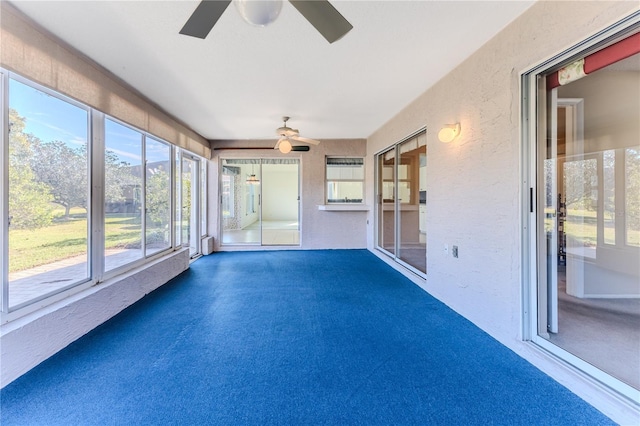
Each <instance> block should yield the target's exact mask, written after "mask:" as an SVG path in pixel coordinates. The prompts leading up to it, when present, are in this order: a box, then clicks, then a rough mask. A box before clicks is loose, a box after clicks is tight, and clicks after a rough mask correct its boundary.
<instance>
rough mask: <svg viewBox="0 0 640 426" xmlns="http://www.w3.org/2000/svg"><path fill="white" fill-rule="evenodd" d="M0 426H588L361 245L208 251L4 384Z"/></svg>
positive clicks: (509, 356)
mask: <svg viewBox="0 0 640 426" xmlns="http://www.w3.org/2000/svg"><path fill="white" fill-rule="evenodd" d="M0 396H1V404H2V406H1V408H2V410H1V411H2V413H1V418H0V420H1V423H2V425H7V426H8V425H90V424H100V425H110V424H127V425H129V424H144V425H147V424H163V425H169V424H175V425H178V424H179V425H197V424H219V425H268V424H280V425H316V424H338V425H353V424H358V425H418V424H419V425H426V424H439V425H489V424H493V425H518V424H520V425H554V424H555V425H578V424H580V425H585V424H590V425H591V424H611V422H610V421H609V420H608V419H607V418H606V417H604V416H603V415H602V414H601V413H599V412H598V411H596V410H595V409H594V408H592V407H591V406H589V405H588V404H586V403H585V402H583V401H582V400H581V399H579V398H578V397H576V396H575V395H574V394H572V393H571V392H569V391H568V390H567V389H565V388H563V387H562V386H560V385H559V384H558V383H556V382H555V381H553V380H552V379H551V378H549V377H548V376H546V375H544V374H543V373H541V372H540V371H539V370H537V369H535V368H534V367H533V366H531V365H530V364H528V363H527V362H526V361H524V360H523V359H521V358H519V357H518V356H517V355H515V354H514V353H513V352H511V351H510V350H508V349H506V348H505V347H504V346H502V345H500V344H499V343H498V342H496V341H495V340H494V339H492V338H491V337H489V336H488V335H487V334H485V333H484V332H482V331H481V330H479V329H478V328H476V327H475V326H473V325H472V324H471V323H469V322H468V321H466V320H465V319H463V318H462V317H460V316H459V315H457V314H456V313H454V312H453V311H451V310H450V309H449V308H447V307H446V306H445V305H443V304H442V303H440V302H438V301H437V300H435V299H434V298H432V297H431V296H429V295H428V294H427V293H425V292H424V291H422V290H421V289H420V288H418V287H417V286H415V285H414V284H412V283H411V282H410V281H409V280H407V279H406V278H404V277H403V276H402V275H401V274H400V273H398V272H397V271H395V270H393V269H392V268H390V267H389V266H388V265H386V264H385V263H384V262H382V261H380V260H379V259H377V258H376V257H375V256H374V255H373V254H371V253H369V252H367V251H366V250H330V251H275V252H274V251H269V252H241V253H216V254H213V255H211V256H207V257H205V258H202V259H200V260H198V261H196V262H195V263H193V264H192V266H191V269H190V270H189V271H187V272H185V273H184V274H182V275H181V276H180V277H178V278H176V279H174V280H173V281H172V282H170V283H169V284H167V285H165V286H164V287H162V288H160V289H159V290H157V291H155V292H154V293H152V294H150V295H148V296H147V297H145V298H144V299H143V300H142V301H140V302H139V303H137V304H136V305H134V306H132V307H130V308H129V309H127V310H125V311H124V312H122V313H121V314H120V315H118V316H116V317H115V318H113V319H112V320H110V321H108V322H107V323H105V324H104V325H102V326H101V327H99V328H97V329H96V330H94V331H93V332H91V333H89V334H88V335H87V336H85V337H83V338H82V339H80V340H78V341H77V342H75V343H74V344H72V345H70V346H69V347H68V348H66V349H65V350H63V351H61V352H60V353H59V354H57V355H56V356H54V357H52V358H51V359H49V360H47V361H45V362H44V363H43V364H41V365H40V366H39V367H37V368H35V369H33V370H32V371H30V372H29V373H27V374H26V375H25V376H23V377H21V378H20V379H18V380H17V381H15V382H13V383H11V384H10V385H8V386H7V387H6V388H5V389H3V390H2V392H1V394H0Z"/></svg>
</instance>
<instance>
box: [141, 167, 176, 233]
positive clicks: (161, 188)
mask: <svg viewBox="0 0 640 426" xmlns="http://www.w3.org/2000/svg"><path fill="white" fill-rule="evenodd" d="M169 183H170V179H169V173H168V172H167V171H166V170H165V169H164V167H163V166H159V167H157V168H154V169H150V170H147V194H146V203H147V204H146V209H147V219H148V220H150V221H151V222H152V223H153V224H154V225H162V224H164V223H168V222H169V218H170V208H171V198H170V196H171V194H170V192H169Z"/></svg>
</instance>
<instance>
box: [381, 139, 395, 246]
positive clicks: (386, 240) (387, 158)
mask: <svg viewBox="0 0 640 426" xmlns="http://www.w3.org/2000/svg"><path fill="white" fill-rule="evenodd" d="M395 153H396V150H395V148H393V149H390V150H389V151H387V152H385V153H382V154H380V155H379V156H378V173H377V175H378V247H380V248H381V249H383V250H385V251H387V252H389V253H391V254H395V252H396V232H395V231H396V211H395V198H396V197H395V194H396V186H395V163H396V161H395V158H396V156H395Z"/></svg>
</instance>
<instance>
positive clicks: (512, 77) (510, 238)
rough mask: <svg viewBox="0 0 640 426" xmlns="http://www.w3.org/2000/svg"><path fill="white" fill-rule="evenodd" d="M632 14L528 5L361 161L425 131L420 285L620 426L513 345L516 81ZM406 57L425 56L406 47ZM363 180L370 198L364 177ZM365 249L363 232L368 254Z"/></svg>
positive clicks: (604, 402)
mask: <svg viewBox="0 0 640 426" xmlns="http://www.w3.org/2000/svg"><path fill="white" fill-rule="evenodd" d="M637 9H638V2H629V1H626V2H608V1H607V2H598V1H596V2H582V1H581V2H571V1H560V2H552V1H541V2H538V3H536V4H534V5H533V6H532V7H531V8H530V9H529V10H527V11H526V12H525V13H524V14H523V15H522V16H520V17H519V18H518V19H517V20H516V21H514V22H513V23H512V24H510V25H509V26H508V27H506V28H505V29H504V30H503V31H502V32H500V33H499V34H498V35H497V36H496V37H494V38H493V39H492V40H490V41H489V42H488V43H486V44H485V45H484V46H483V47H482V48H481V49H479V50H478V51H477V52H476V53H475V54H473V55H472V56H471V57H469V58H468V59H467V60H465V61H464V62H463V63H462V64H461V65H460V66H458V67H457V68H456V69H455V70H453V71H452V72H451V73H449V74H448V75H447V76H445V77H444V78H443V79H442V80H440V81H439V82H438V83H437V84H435V85H434V86H432V87H431V88H430V89H429V90H427V91H426V92H425V93H423V94H421V95H420V96H419V97H417V98H416V100H415V101H414V102H412V103H411V104H410V105H408V106H407V107H406V108H405V109H404V110H402V111H401V112H400V113H399V114H397V115H396V116H395V117H394V118H392V119H391V120H390V121H389V122H387V123H386V124H384V125H383V126H382V127H381V128H380V129H379V130H378V131H376V132H375V133H374V134H373V135H371V136H370V137H369V138H368V145H367V162H368V164H373V155H374V153H376V152H378V151H380V150H382V149H384V148H386V147H387V146H389V145H390V144H392V143H394V142H396V141H398V140H400V139H402V138H403V137H405V136H406V135H408V134H410V133H412V132H413V131H415V130H417V129H419V128H420V127H422V126H426V128H427V190H428V201H427V202H428V206H427V207H428V211H429V214H428V217H427V253H428V256H427V263H428V264H427V271H428V275H427V279H426V282H423V283H421V285H422V286H423V287H424V288H425V289H426V290H427V291H429V292H430V293H431V294H433V295H434V296H436V297H437V298H438V299H440V300H442V301H443V302H445V303H446V304H447V305H449V306H451V307H452V308H453V309H455V310H456V311H458V312H459V313H461V314H462V315H464V316H465V317H467V318H468V319H470V320H471V321H472V322H473V323H475V324H476V325H478V326H479V327H481V328H482V329H484V330H485V331H487V332H488V333H489V334H491V335H492V336H494V337H495V338H496V339H498V340H499V341H501V342H502V343H504V344H505V345H507V346H509V347H510V348H512V349H513V350H514V351H516V352H518V353H519V354H521V355H522V356H524V357H525V358H527V359H529V360H530V361H531V362H533V363H534V364H535V365H537V366H539V367H540V368H542V369H543V370H544V371H546V372H547V373H549V374H551V375H552V376H553V377H555V378H556V379H557V380H559V381H560V382H561V383H563V384H565V385H567V386H568V387H569V388H570V389H572V390H573V391H574V392H576V393H578V394H579V395H580V396H582V397H583V398H585V399H586V400H587V401H589V402H590V403H592V404H594V405H596V407H598V408H599V409H601V410H603V411H604V412H605V413H606V414H608V415H613V416H618V419H626V420H627V421H628V420H629V419H636V418H637V417H633V416H635V415H636V414H633V413H632V411H633V410H631V411H630V410H626V411H624V410H622V411H619V412H616V410H617V409H618V408H619V407H618V408H615V407H617V406H616V405H615V403H614V402H615V401H614V400H615V398H613V399H611V398H609V397H608V396H607V395H606V394H605V393H602V392H600V391H599V390H598V389H597V387H595V386H591V385H589V384H588V382H587V381H586V380H581V379H580V378H579V376H574V375H572V373H571V372H570V370H569V369H567V368H564V367H561V366H560V363H557V362H555V361H553V360H551V359H550V358H547V357H545V356H543V355H542V354H540V353H539V352H537V351H535V350H534V349H532V348H531V347H530V345H528V344H525V343H523V342H522V331H521V330H522V315H523V313H522V308H521V291H522V282H521V272H522V269H521V268H522V261H521V253H522V244H523V242H522V239H521V224H520V215H521V194H520V182H521V170H520V162H521V140H520V87H519V86H520V73H522V72H524V71H527V70H528V69H531V68H533V67H534V66H536V65H537V64H539V63H541V62H542V61H543V60H546V59H548V58H550V57H553V56H554V55H556V54H558V53H560V52H562V51H564V50H566V49H568V48H570V47H572V46H574V45H576V44H577V43H579V42H581V41H582V40H584V39H586V38H587V37H589V36H590V35H592V34H594V33H595V32H597V31H599V30H602V29H604V28H606V27H608V26H609V25H611V24H613V23H615V22H617V21H618V20H620V19H622V18H624V17H626V16H628V15H629V14H631V13H632V12H633V11H635V10H637ZM453 25H454V24H453ZM452 31H455V28H452ZM415 54H420V55H423V54H424V55H428V54H429V52H423V51H421V50H420V48H419V46H416V50H415ZM455 122H459V123H460V124H461V126H462V131H461V134H460V136H459V138H458V139H456V140H455V141H454V142H452V143H450V144H443V143H440V142H439V141H438V139H437V133H438V131H439V129H440V128H441V127H442V126H443V125H444V124H447V123H455ZM367 174H368V177H367V182H368V186H367V196H368V197H369V199H371V198H372V197H373V194H374V178H373V170H372V168H369V169H368V170H367ZM372 217H373V216H372V215H370V219H372ZM373 244H374V234H373V229H372V228H369V234H368V246H369V247H370V248H373ZM445 244H448V245H449V248H451V246H452V245H457V246H458V247H459V258H457V259H456V258H453V257H452V256H451V250H449V254H448V255H445V254H444V245H445ZM452 332H455V331H453V330H452ZM532 391H535V389H532ZM612 401H613V402H612ZM612 404H613V405H612ZM623 411H624V412H625V413H626V414H620V413H621V412H623ZM625 416H627V417H625Z"/></svg>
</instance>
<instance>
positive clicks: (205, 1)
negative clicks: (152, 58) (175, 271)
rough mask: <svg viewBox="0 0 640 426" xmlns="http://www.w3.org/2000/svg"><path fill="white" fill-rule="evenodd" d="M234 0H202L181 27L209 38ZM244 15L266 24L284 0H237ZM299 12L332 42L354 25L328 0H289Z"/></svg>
mask: <svg viewBox="0 0 640 426" xmlns="http://www.w3.org/2000/svg"><path fill="white" fill-rule="evenodd" d="M229 3H231V0H202V1H201V2H200V4H199V5H198V7H197V8H196V10H195V11H194V12H193V14H192V15H191V17H190V18H189V19H188V20H187V23H186V24H184V27H182V29H181V30H180V34H184V35H189V36H192V37H198V38H206V37H207V35H208V34H209V32H210V31H211V29H212V28H213V26H214V25H215V24H216V22H218V19H220V16H222V14H223V13H224V11H225V10H226V9H227V6H229ZM234 3H235V5H236V7H237V9H238V12H240V15H242V17H243V18H244V19H245V21H247V22H249V23H250V24H253V25H258V26H265V25H267V24H269V23H271V22H273V21H274V20H275V19H276V18H277V17H278V14H279V13H280V9H281V8H282V0H234ZM289 3H291V4H292V5H293V7H295V8H296V9H297V10H298V12H300V13H301V14H302V16H304V17H305V19H306V20H307V21H309V23H310V24H311V25H313V26H314V27H315V29H316V30H318V32H319V33H320V34H322V36H323V37H324V38H325V39H327V41H328V42H329V43H333V42H334V41H337V40H339V39H341V38H342V37H343V36H344V35H345V34H346V33H348V32H349V31H350V30H351V29H352V28H353V25H351V24H350V23H349V21H347V20H346V19H345V18H344V17H343V16H342V15H341V14H340V12H338V11H337V10H336V8H335V7H333V6H332V5H331V3H329V1H327V0H289Z"/></svg>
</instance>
